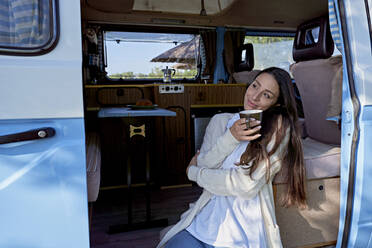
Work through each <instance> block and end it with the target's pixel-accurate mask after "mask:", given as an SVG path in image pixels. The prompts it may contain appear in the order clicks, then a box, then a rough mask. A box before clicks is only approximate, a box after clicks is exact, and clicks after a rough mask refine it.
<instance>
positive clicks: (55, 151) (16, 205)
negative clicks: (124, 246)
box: [0, 0, 89, 248]
mask: <svg viewBox="0 0 372 248" xmlns="http://www.w3.org/2000/svg"><path fill="white" fill-rule="evenodd" d="M15 2H17V4H18V5H22V6H18V7H17V6H13V4H15ZM30 3H32V4H30ZM79 4H80V2H79V1H51V0H38V1H35V0H29V1H1V3H0V5H2V6H1V7H4V6H3V5H9V6H5V7H7V8H5V9H8V11H6V12H5V11H2V12H1V13H0V15H1V17H4V16H7V17H8V20H10V21H9V22H10V24H11V25H13V24H14V23H17V21H20V20H13V21H12V20H11V18H10V16H14V18H16V19H17V18H20V19H22V18H23V21H24V20H31V19H32V20H34V21H35V20H36V24H37V25H35V24H30V23H27V22H26V23H23V25H24V26H23V28H25V26H26V29H27V28H30V30H31V29H32V30H34V31H35V29H37V28H40V29H39V30H37V31H38V32H39V31H43V32H44V29H47V30H48V31H47V32H50V34H51V35H50V36H48V35H47V36H48V37H49V38H50V39H52V42H51V43H45V44H44V43H43V44H41V43H40V44H41V45H42V46H43V45H45V47H42V46H41V47H39V46H38V45H37V43H34V44H36V45H35V46H32V45H31V46H30V45H29V44H30V43H27V41H26V40H29V41H30V42H31V44H32V42H33V40H36V39H37V38H38V37H37V36H36V35H35V32H31V31H30V32H29V33H27V32H25V29H23V30H22V28H19V29H18V30H17V28H16V29H15V31H14V30H13V31H11V32H13V33H10V32H8V33H7V34H9V36H14V37H15V36H17V35H19V36H22V37H23V38H22V39H25V41H24V42H23V41H21V42H18V43H17V42H15V43H11V42H10V46H11V47H10V49H7V44H5V43H4V39H5V38H6V37H4V34H6V32H0V38H1V39H0V54H1V55H0V80H1V83H0V99H1V100H0V101H1V104H0V201H1V204H0V219H1V221H0V233H1V234H0V247H61V248H65V247H89V230H88V210H87V187H86V162H85V141H84V116H83V97H82V71H81V67H82V51H81V30H80V26H81V25H80V5H79ZM57 5H58V6H57ZM32 8H36V9H32ZM2 9H3V10H4V8H2ZM20 10H22V11H20ZM57 10H58V12H59V13H57ZM28 11H30V12H31V13H32V14H30V13H29V12H28ZM36 13H43V15H41V14H40V15H39V16H36V15H37V14H36ZM50 13H53V14H52V15H50V16H49V19H43V18H44V17H45V16H46V18H48V16H47V15H48V14H50ZM22 15H26V16H22ZM44 15H45V16H44ZM2 20H4V19H2ZM45 22H47V23H45ZM32 25H34V26H32ZM2 28H4V26H1V28H0V29H2ZM0 31H3V30H0ZM38 32H36V33H38ZM31 33H33V34H31ZM14 37H13V38H14ZM8 38H9V37H8ZM10 40H11V39H9V41H10ZM12 46H13V47H12ZM8 48H9V47H8Z"/></svg>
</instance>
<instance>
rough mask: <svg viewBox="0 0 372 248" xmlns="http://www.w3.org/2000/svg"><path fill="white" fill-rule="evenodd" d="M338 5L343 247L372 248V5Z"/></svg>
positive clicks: (350, 0) (359, 1) (349, 2)
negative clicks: (340, 50)
mask: <svg viewBox="0 0 372 248" xmlns="http://www.w3.org/2000/svg"><path fill="white" fill-rule="evenodd" d="M335 2H336V3H337V5H338V9H339V17H340V18H339V20H341V25H340V27H341V29H342V33H343V35H342V38H343V44H344V52H343V54H344V56H343V59H344V61H343V62H344V68H343V69H344V82H343V112H342V157H341V191H340V192H341V194H340V196H341V199H340V203H341V209H340V225H339V236H338V243H337V247H372V236H371V233H372V218H371V216H372V208H371V203H372V194H371V186H372V160H371V157H370V156H371V147H372V49H371V48H372V42H371V41H372V33H371V30H372V29H371V24H372V23H371V18H370V17H371V13H370V12H371V7H372V3H371V1H370V0H368V1H363V0H357V1H356V0H344V1H335Z"/></svg>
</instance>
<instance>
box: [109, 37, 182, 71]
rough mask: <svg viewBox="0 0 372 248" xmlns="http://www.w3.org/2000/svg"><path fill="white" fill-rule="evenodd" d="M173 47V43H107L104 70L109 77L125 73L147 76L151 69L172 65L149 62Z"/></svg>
mask: <svg viewBox="0 0 372 248" xmlns="http://www.w3.org/2000/svg"><path fill="white" fill-rule="evenodd" d="M174 46H175V45H174V44H173V43H141V42H120V43H119V44H117V43H116V42H115V41H107V42H106V49H107V68H106V70H107V72H108V74H109V75H111V74H114V73H122V72H127V71H132V72H134V73H139V72H142V73H146V74H147V73H149V72H151V68H153V67H162V68H165V66H167V65H168V66H170V65H173V64H174V63H161V62H150V60H151V59H152V58H154V57H156V56H158V55H160V54H161V53H163V52H165V51H167V50H169V49H171V48H173V47H174ZM144 61H146V62H144Z"/></svg>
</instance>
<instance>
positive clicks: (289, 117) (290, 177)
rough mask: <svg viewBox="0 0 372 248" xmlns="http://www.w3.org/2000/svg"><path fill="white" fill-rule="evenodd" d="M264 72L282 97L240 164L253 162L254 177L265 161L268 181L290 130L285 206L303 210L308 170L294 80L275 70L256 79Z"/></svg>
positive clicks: (265, 115)
mask: <svg viewBox="0 0 372 248" xmlns="http://www.w3.org/2000/svg"><path fill="white" fill-rule="evenodd" d="M262 73H268V74H270V75H272V76H273V77H274V78H275V80H276V82H277V83H278V85H279V89H280V94H279V97H278V100H277V102H276V104H274V106H272V107H270V108H269V109H267V110H265V111H264V112H263V115H262V122H261V126H262V127H261V131H260V133H261V134H262V136H261V137H260V138H258V139H256V140H253V141H251V142H250V143H249V144H248V146H247V148H246V150H245V152H244V153H243V154H242V156H241V158H240V165H244V164H247V162H249V163H252V167H251V169H250V172H249V174H250V175H251V176H252V173H253V172H254V171H255V170H256V169H257V167H258V165H259V164H260V162H265V164H266V180H267V182H268V181H269V179H270V176H271V175H270V167H271V165H270V160H269V158H270V156H271V155H272V154H274V153H275V152H276V150H277V149H278V147H279V145H280V143H281V142H282V140H283V139H284V138H285V136H286V135H287V132H288V131H289V141H288V145H287V147H284V149H283V151H284V154H282V169H281V170H284V171H285V172H286V173H287V177H286V183H287V192H286V195H285V197H284V199H283V203H284V205H285V206H292V205H297V206H300V207H303V206H305V205H306V192H305V167H304V157H303V151H302V145H301V138H300V135H299V131H298V128H297V125H296V122H297V120H298V115H297V109H296V102H295V98H294V90H293V85H292V81H291V77H290V76H289V74H288V73H287V72H286V71H285V70H282V69H280V68H276V67H270V68H267V69H265V70H262V71H261V72H260V73H259V74H258V75H257V76H256V78H257V77H258V76H259V75H260V74H262ZM288 129H289V130H288ZM287 130H288V131H287ZM273 138H274V139H275V143H274V145H273V147H272V149H271V150H270V151H267V145H268V144H269V142H270V141H271V140H272V139H273Z"/></svg>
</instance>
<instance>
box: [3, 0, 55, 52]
mask: <svg viewBox="0 0 372 248" xmlns="http://www.w3.org/2000/svg"><path fill="white" fill-rule="evenodd" d="M49 9H50V1H49V0H0V46H9V47H22V48H30V47H38V46H42V45H44V44H46V43H47V42H48V40H49V38H50V35H51V30H50V16H49Z"/></svg>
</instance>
